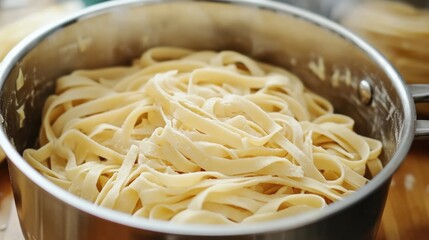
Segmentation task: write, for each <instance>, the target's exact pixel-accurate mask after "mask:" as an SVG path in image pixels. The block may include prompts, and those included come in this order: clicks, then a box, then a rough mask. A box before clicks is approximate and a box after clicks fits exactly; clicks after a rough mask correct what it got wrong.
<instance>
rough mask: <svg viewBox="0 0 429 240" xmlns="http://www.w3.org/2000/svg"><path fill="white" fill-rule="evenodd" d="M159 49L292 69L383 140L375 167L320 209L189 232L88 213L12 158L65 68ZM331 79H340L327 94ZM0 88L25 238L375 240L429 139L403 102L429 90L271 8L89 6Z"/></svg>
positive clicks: (327, 30) (308, 19) (285, 10)
mask: <svg viewBox="0 0 429 240" xmlns="http://www.w3.org/2000/svg"><path fill="white" fill-rule="evenodd" d="M160 45H168V46H178V47H188V48H193V49H196V50H203V49H213V50H222V49H233V50H236V51H239V52H242V53H244V54H247V55H250V56H252V57H254V58H256V59H259V60H261V61H265V62H269V63H271V64H275V65H279V66H282V67H284V68H286V69H288V70H290V71H292V72H293V73H295V74H297V75H298V76H299V77H300V78H301V79H303V80H304V82H305V84H306V85H307V87H309V88H310V89H312V90H314V91H316V92H317V93H318V94H320V95H322V96H324V97H326V98H327V99H329V100H330V101H331V102H333V103H334V107H335V109H336V111H337V112H339V113H342V114H346V115H349V116H351V117H353V118H354V119H355V121H356V130H357V131H358V132H359V133H361V134H364V135H367V136H371V137H373V138H376V139H379V140H381V141H382V142H383V145H384V148H383V152H382V155H381V159H382V162H383V164H384V169H383V170H382V171H381V172H380V173H379V174H378V175H377V176H375V177H374V178H373V179H372V180H371V181H370V182H369V183H368V184H367V185H365V186H364V187H362V188H361V189H359V190H358V191H357V192H356V193H354V194H351V195H350V196H348V197H347V198H345V199H344V200H341V201H338V202H335V203H333V204H331V205H330V206H328V207H326V208H325V209H323V210H322V211H317V212H310V213H306V214H302V215H299V216H296V217H293V218H289V219H280V220H276V221H270V222H263V223H258V224H257V225H251V224H248V225H246V224H243V225H234V226H223V225H222V226H207V225H197V226H195V225H179V224H172V223H168V222H161V221H155V220H150V221H149V220H146V219H137V218H133V217H131V216H129V215H126V214H123V213H120V212H116V211H113V210H109V209H104V208H101V207H97V206H94V205H93V204H91V203H89V202H87V201H85V200H83V199H80V198H78V197H76V196H74V195H72V194H70V193H68V192H66V191H65V190H63V189H61V188H60V187H58V186H56V185H55V184H53V183H52V182H50V181H49V180H48V179H46V178H44V177H43V176H42V175H41V174H39V173H38V172H37V171H36V170H35V169H33V168H32V167H31V166H30V165H29V164H28V163H27V162H26V161H25V160H24V159H23V158H22V157H21V153H22V151H23V150H24V149H25V148H28V147H32V146H34V144H35V143H36V138H37V135H38V131H39V127H40V122H41V112H42V107H43V103H44V101H45V99H46V97H47V96H48V95H49V94H51V93H52V92H53V90H54V81H55V79H56V78H58V77H59V76H61V75H64V74H67V73H70V72H71V71H72V70H74V69H82V68H86V69H91V68H100V67H106V66H113V65H122V64H127V63H130V61H131V60H132V59H133V58H136V57H138V56H139V55H140V54H141V53H142V52H143V51H144V50H145V49H148V48H150V47H153V46H160ZM314 61H317V62H322V63H323V65H324V68H325V74H324V76H323V77H320V76H319V77H318V76H317V75H315V74H314V73H312V72H311V71H310V70H309V68H308V64H309V63H310V62H314ZM335 71H339V73H341V74H344V76H346V75H347V76H349V77H350V78H349V80H343V81H339V82H337V83H336V84H333V81H332V80H331V76H332V74H333V73H334V72H335ZM19 77H23V85H21V83H22V82H20V81H21V80H22V79H21V80H18V81H17V79H19ZM340 79H346V78H340ZM0 87H1V88H0V106H1V109H0V113H1V116H2V118H1V124H2V131H1V132H0V142H1V147H2V148H3V149H4V151H5V153H6V154H7V156H8V164H9V170H10V176H11V182H12V186H13V192H14V197H15V202H16V206H17V210H18V216H19V219H20V223H21V227H22V231H23V232H24V236H25V237H26V238H27V239H40V240H41V239H43V240H51V239H52V240H57V239H70V240H71V239H80V240H86V239H169V240H171V239H294V238H297V239H372V238H374V236H375V234H376V232H377V228H378V225H379V222H380V217H381V215H382V212H383V207H384V203H385V201H386V197H387V193H388V188H389V184H390V179H391V177H392V175H393V173H394V172H395V171H396V169H397V168H398V167H399V166H400V164H401V162H402V161H403V160H404V158H405V156H406V155H407V152H408V150H409V148H410V145H411V143H412V141H413V139H414V138H425V137H428V136H429V123H428V122H427V121H423V120H416V113H415V105H414V101H413V96H412V94H411V91H412V92H414V93H415V98H416V99H417V100H427V99H428V96H429V91H427V90H425V91H424V92H421V89H422V88H426V89H427V88H428V86H427V85H421V86H412V87H410V88H408V86H407V85H406V84H405V83H404V81H403V80H402V78H401V76H400V75H398V73H397V72H396V71H395V69H394V68H393V67H392V66H391V65H390V64H389V62H387V61H386V60H385V58H383V57H382V56H381V55H380V54H379V53H378V52H377V51H376V50H374V48H372V47H371V46H369V45H368V44H367V43H365V42H364V41H362V40H361V39H360V38H358V37H356V36H355V35H353V34H352V33H350V32H349V31H347V30H345V29H344V28H342V27H341V26H339V25H337V24H335V23H333V22H331V21H329V20H326V19H325V18H322V17H320V16H318V15H315V14H312V13H310V12H307V11H304V10H301V9H299V8H296V7H292V6H288V5H284V4H282V3H278V2H272V1H256V0H245V1H230V0H225V1H186V0H180V1H160V0H146V1H137V0H125V1H113V2H108V3H104V4H101V5H97V6H94V7H91V8H87V9H84V10H82V11H81V12H79V13H77V14H75V15H74V16H71V17H69V18H67V19H64V20H62V21H59V22H57V23H55V24H53V25H50V26H48V27H46V28H43V29H41V30H39V31H37V32H36V33H34V34H32V35H31V36H29V37H28V38H26V39H25V40H24V41H23V42H21V43H20V44H19V45H18V46H17V47H16V48H14V49H13V50H12V51H11V52H10V54H9V55H8V56H7V57H6V58H5V60H4V62H3V63H2V65H1V66H0ZM410 90H411V91H410ZM418 91H420V92H418ZM22 106H24V107H23V108H22Z"/></svg>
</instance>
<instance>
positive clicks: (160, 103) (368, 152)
mask: <svg viewBox="0 0 429 240" xmlns="http://www.w3.org/2000/svg"><path fill="white" fill-rule="evenodd" d="M333 111H334V110H333V107H332V105H331V103H330V102H328V101H327V100H326V99H324V98H322V97H320V96H318V95H315V94H314V93H312V92H310V91H308V90H307V89H306V88H305V87H304V85H303V84H302V82H301V81H300V80H299V79H298V78H297V77H296V76H295V75H293V74H291V73H289V72H287V71H285V70H283V69H280V68H277V67H274V66H270V65H267V64H262V63H259V62H257V61H255V60H253V59H251V58H249V57H247V56H245V55H242V54H239V53H237V52H233V51H222V52H212V51H202V52H194V51H192V50H189V49H179V48H171V47H169V48H163V47H159V48H153V49H149V50H148V51H146V52H145V53H143V55H142V56H141V58H140V59H138V60H136V61H134V64H133V65H132V66H130V67H112V68H105V69H97V70H78V71H75V72H73V73H71V74H70V75H67V76H63V77H61V78H60V79H58V81H57V85H56V93H55V95H52V96H50V97H49V98H48V100H47V101H46V104H45V109H44V111H43V122H42V128H41V132H40V139H39V143H40V145H41V146H40V148H39V149H27V150H25V151H24V154H23V155H24V158H25V159H26V160H27V161H28V162H29V163H30V164H31V165H32V166H34V167H35V168H36V169H37V170H39V171H40V172H41V173H42V174H43V175H45V176H46V177H48V178H49V179H50V180H52V181H54V182H55V183H56V184H58V185H59V186H61V187H62V188H64V189H66V190H68V191H70V192H72V193H73V194H76V195H78V196H80V197H82V198H84V199H86V200H88V201H91V202H93V203H95V204H97V205H100V206H103V207H107V208H112V209H116V210H118V211H122V212H125V213H128V214H132V215H135V216H139V217H144V218H149V219H158V220H166V221H172V222H179V223H207V224H236V223H253V222H259V221H268V220H273V219H278V218H283V217H289V216H293V215H296V214H300V213H303V212H307V211H312V210H317V209H322V208H324V207H326V206H327V205H328V204H330V203H331V202H333V201H337V200H341V199H342V198H344V197H346V196H347V195H349V194H350V193H352V192H354V191H355V190H356V189H358V188H360V187H362V186H363V185H365V184H366V183H367V181H368V178H367V176H371V175H372V176H374V175H376V174H377V173H378V171H380V170H381V168H382V165H381V162H380V160H379V159H378V156H379V154H380V152H381V148H382V146H381V143H380V142H379V141H377V140H375V139H370V138H367V137H363V136H360V135H358V134H357V133H355V132H354V131H353V125H354V121H353V119H351V118H350V117H347V116H344V115H340V114H335V113H333ZM367 169H369V171H370V173H369V174H368V173H367V172H366V171H367Z"/></svg>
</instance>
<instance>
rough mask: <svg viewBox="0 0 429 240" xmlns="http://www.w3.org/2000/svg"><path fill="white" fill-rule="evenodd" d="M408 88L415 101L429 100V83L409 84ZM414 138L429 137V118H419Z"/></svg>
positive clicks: (423, 138)
mask: <svg viewBox="0 0 429 240" xmlns="http://www.w3.org/2000/svg"><path fill="white" fill-rule="evenodd" d="M408 89H409V90H410V92H411V95H412V96H413V99H414V102H415V103H423V102H429V84H409V85H408ZM414 139H416V140H427V139H429V120H417V121H416V130H415V135H414Z"/></svg>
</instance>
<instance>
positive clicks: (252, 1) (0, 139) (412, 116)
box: [0, 0, 416, 236]
mask: <svg viewBox="0 0 429 240" xmlns="http://www.w3.org/2000/svg"><path fill="white" fill-rule="evenodd" d="M181 1H182V2H199V1H201V0H194V1H193V0H181ZM162 2H166V1H165V0H123V1H111V2H105V3H102V4H98V5H95V6H91V7H88V8H86V9H83V10H81V11H79V12H77V13H75V14H73V15H71V16H69V17H66V18H64V19H62V20H61V21H57V22H55V23H53V24H50V25H48V26H46V27H44V28H41V29H39V30H37V31H35V32H34V33H32V34H30V35H29V36H28V37H26V38H25V39H24V40H23V41H21V42H20V43H19V44H18V45H17V46H16V47H15V48H14V49H12V50H11V51H10V53H9V54H8V55H7V56H6V57H5V59H4V61H3V62H2V64H0V87H1V88H2V87H3V85H4V82H5V81H6V78H7V76H8V74H9V73H10V71H11V70H12V68H13V67H14V65H15V64H16V63H17V62H18V61H19V60H20V59H22V58H23V57H24V56H25V55H26V54H27V53H28V52H30V51H31V50H32V49H33V48H34V47H35V46H37V45H38V44H39V43H40V42H41V41H42V40H44V39H45V38H47V37H48V36H50V35H51V34H52V33H54V32H55V31H57V30H59V29H61V28H63V27H65V26H68V25H71V24H73V23H75V22H78V21H80V20H84V19H85V18H90V17H92V16H95V15H98V14H102V13H105V12H109V11H110V10H112V9H113V8H115V7H121V6H122V7H125V6H132V5H146V4H157V3H162ZM202 2H221V3H229V4H239V5H246V6H252V7H258V8H263V9H265V10H270V11H276V12H280V13H282V14H289V15H291V16H294V17H297V18H301V19H303V20H305V21H307V22H310V23H312V24H316V25H318V26H320V27H322V28H325V29H326V30H327V31H331V32H334V33H335V34H338V35H339V36H340V37H342V38H344V39H346V40H347V41H349V42H351V43H352V44H353V45H355V46H356V47H358V48H360V49H361V50H362V51H364V52H365V53H366V54H367V55H368V56H369V57H370V58H371V59H372V60H373V61H374V62H375V63H377V64H378V65H379V66H380V67H381V68H382V69H384V71H385V73H386V74H387V75H388V77H389V78H390V80H391V82H392V84H393V85H394V87H395V89H396V91H397V94H398V97H399V98H400V101H401V103H402V104H403V106H404V118H403V122H402V124H403V126H402V130H401V132H400V136H399V138H398V139H399V141H398V142H397V151H396V152H395V153H394V155H393V157H392V158H391V159H390V161H389V163H388V164H387V165H386V166H384V168H383V170H382V171H381V172H380V173H379V174H378V175H377V176H375V177H374V178H373V179H371V181H369V182H368V184H366V185H365V186H363V187H362V188H361V189H359V190H358V191H357V192H355V193H353V194H351V195H350V196H348V197H346V198H345V199H343V200H341V201H337V202H334V203H332V204H330V205H329V206H328V207H326V208H325V209H323V210H322V211H312V212H309V213H304V214H300V215H298V216H294V217H292V218H286V219H279V220H273V221H267V222H261V223H257V224H239V225H215V226H213V225H197V224H177V223H170V222H165V221H160V220H149V219H144V218H139V219H138V221H136V218H135V217H132V216H131V215H129V214H125V213H121V212H118V211H115V210H111V209H106V208H103V207H99V206H95V205H93V204H92V203H90V202H88V201H86V200H84V199H82V198H80V197H77V196H75V195H73V194H71V193H69V192H67V191H66V190H64V189H62V188H60V187H59V186H57V185H55V184H54V183H53V182H51V181H49V180H48V179H47V178H45V177H43V176H42V175H41V174H40V173H39V172H37V170H35V169H34V168H33V167H31V166H30V165H29V164H28V163H27V162H26V161H25V160H24V159H23V158H22V156H21V155H20V154H19V153H18V152H17V150H16V149H15V148H14V146H13V144H12V143H11V142H10V141H9V139H8V137H7V135H6V134H5V132H4V130H3V129H4V125H3V121H0V122H1V124H2V128H1V130H0V146H1V147H2V148H3V150H4V152H5V153H6V155H7V157H8V163H9V164H11V163H12V164H14V165H15V166H16V167H17V168H18V169H19V170H20V171H21V172H22V173H23V174H24V175H25V176H26V177H28V178H29V179H30V180H31V181H33V182H34V183H35V184H36V185H37V186H38V187H40V188H41V189H43V190H44V191H46V192H47V193H49V194H50V195H52V196H54V197H55V198H57V199H59V200H61V201H62V202H64V203H66V204H68V205H70V206H73V207H74V208H76V209H79V210H81V211H84V212H86V213H88V214H91V215H94V216H97V217H99V218H102V219H105V220H108V221H111V222H115V223H117V224H121V225H125V226H129V227H133V228H137V229H142V230H150V231H155V232H163V233H169V234H179V235H193V236H233V235H248V234H258V233H265V232H276V231H286V230H291V229H294V228H299V227H302V226H305V225H308V224H311V223H314V222H316V221H320V220H322V219H325V218H328V217H329V216H331V215H334V214H336V213H338V212H340V211H342V210H343V209H346V208H348V207H351V206H352V205H354V204H356V203H358V202H359V201H361V200H362V199H364V198H366V197H367V196H369V195H370V194H371V193H372V192H373V191H376V189H378V188H379V187H381V186H382V185H383V184H385V183H388V182H390V179H391V177H392V175H393V174H394V172H395V171H396V170H397V169H398V167H399V166H400V165H401V163H402V161H403V160H404V159H405V157H406V155H407V153H408V151H409V149H410V147H411V144H412V141H413V138H414V133H415V121H416V112H415V106H414V102H413V101H412V97H411V94H410V92H409V91H408V88H407V85H406V84H405V82H404V81H403V79H402V78H401V76H400V75H399V74H398V72H397V71H396V70H395V69H394V67H393V66H392V65H391V64H390V63H389V62H388V61H387V60H386V59H385V58H384V57H383V56H382V55H381V54H380V53H379V52H378V51H377V50H375V49H374V48H373V47H372V46H370V45H369V44H368V43H366V42H365V41H364V40H362V39H361V38H359V37H358V36H356V35H355V34H353V33H351V32H350V31H348V30H346V29H345V28H344V27H342V26H340V25H339V24H337V23H335V22H332V21H331V20H328V19H325V18H324V17H321V16H319V15H316V14H314V13H311V12H309V11H306V10H303V9H300V8H297V7H294V6H290V5H286V4H284V3H279V2H274V1H271V0H266V1H258V0H236V1H234V0H218V1H213V0H203V1H202ZM0 119H1V118H0ZM196 226H197V227H196Z"/></svg>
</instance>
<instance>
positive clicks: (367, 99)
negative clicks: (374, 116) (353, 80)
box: [358, 79, 372, 104]
mask: <svg viewBox="0 0 429 240" xmlns="http://www.w3.org/2000/svg"><path fill="white" fill-rule="evenodd" d="M358 94H359V98H360V101H361V102H362V103H363V104H369V103H371V99H372V87H371V84H370V83H369V82H368V81H367V80H365V79H363V80H361V81H360V82H359V86H358Z"/></svg>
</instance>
